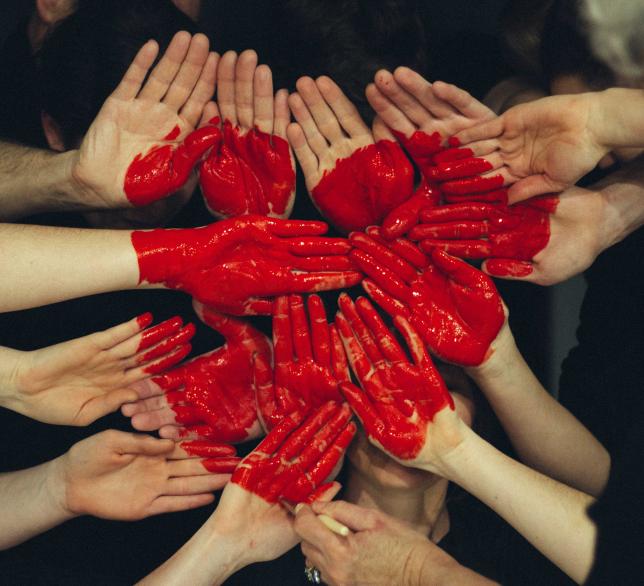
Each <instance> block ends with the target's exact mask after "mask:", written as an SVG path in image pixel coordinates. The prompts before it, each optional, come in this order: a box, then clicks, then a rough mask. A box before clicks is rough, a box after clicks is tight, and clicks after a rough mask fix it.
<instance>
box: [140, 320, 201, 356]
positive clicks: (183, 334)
mask: <svg viewBox="0 0 644 586" xmlns="http://www.w3.org/2000/svg"><path fill="white" fill-rule="evenodd" d="M195 332H196V329H195V326H194V325H193V324H188V325H187V326H185V327H184V328H182V329H180V330H179V331H178V332H177V333H176V334H172V335H168V336H167V337H166V338H165V339H163V340H162V341H161V342H159V343H158V344H157V345H156V346H154V347H153V348H152V349H150V350H148V351H147V352H145V353H144V354H142V355H140V356H137V364H147V363H148V362H151V361H152V360H155V359H157V358H161V357H163V356H165V355H166V354H168V353H169V352H171V351H173V350H174V349H175V348H177V347H178V346H183V345H184V344H186V343H187V342H189V341H190V340H191V339H192V338H193V336H194V335H195Z"/></svg>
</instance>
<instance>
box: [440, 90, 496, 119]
mask: <svg viewBox="0 0 644 586" xmlns="http://www.w3.org/2000/svg"><path fill="white" fill-rule="evenodd" d="M432 90H433V92H434V95H435V96H436V97H437V98H439V99H441V100H443V101H444V102H447V103H448V104H450V105H451V106H452V107H453V108H454V109H456V110H458V111H459V112H460V113H461V114H462V115H463V116H465V117H466V118H469V119H470V120H472V121H478V122H483V121H485V120H492V119H493V118H496V114H495V113H494V112H493V111H492V110H490V109H489V108H488V107H487V106H486V105H485V104H483V103H481V102H479V101H478V100H477V99H476V98H474V97H473V96H471V95H470V94H469V93H468V92H466V91H465V90H463V89H461V88H459V87H457V86H455V85H453V84H451V83H445V82H444V81H435V82H434V83H433V84H432Z"/></svg>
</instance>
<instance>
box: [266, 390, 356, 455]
mask: <svg viewBox="0 0 644 586" xmlns="http://www.w3.org/2000/svg"><path fill="white" fill-rule="evenodd" d="M341 413H342V409H341V408H340V405H338V403H336V402H334V401H328V402H327V403H325V404H324V405H322V406H321V407H319V408H318V409H317V410H316V411H314V412H313V413H312V414H311V415H310V416H309V417H308V418H307V419H306V420H305V421H304V423H302V424H301V425H300V426H299V427H298V428H297V429H296V430H295V431H294V432H293V433H292V434H291V435H290V436H289V437H288V439H286V440H285V441H284V443H283V444H282V446H281V447H280V449H279V451H278V452H277V455H278V456H279V458H280V459H282V460H283V461H285V462H288V461H289V460H292V459H293V458H295V457H298V456H300V455H301V454H302V453H303V451H304V450H305V448H306V446H308V445H309V444H310V443H311V440H312V438H313V437H314V436H316V434H317V433H318V431H319V430H321V429H323V428H324V429H327V428H328V427H330V426H331V425H332V424H333V423H334V422H335V421H336V420H338V419H345V421H344V424H343V425H346V423H347V420H348V419H347V418H346V413H344V414H343V415H344V417H341V416H340V414H341ZM318 456H319V453H318Z"/></svg>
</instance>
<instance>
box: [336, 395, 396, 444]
mask: <svg viewBox="0 0 644 586" xmlns="http://www.w3.org/2000/svg"><path fill="white" fill-rule="evenodd" d="M340 391H342V394H343V395H344V398H345V399H346V400H347V403H349V405H350V406H351V409H352V411H353V412H354V413H355V414H356V416H357V417H358V419H359V420H360V421H361V423H362V426H363V427H364V428H365V431H366V432H367V434H368V435H369V437H372V438H375V439H377V440H378V439H379V438H380V437H381V436H382V434H383V432H384V430H385V429H386V425H385V422H384V421H383V420H382V418H381V416H380V414H379V413H378V411H377V409H376V408H375V406H374V404H373V403H372V401H371V399H370V398H369V396H368V395H367V393H366V392H364V391H362V390H360V389H359V388H358V387H356V386H355V385H354V384H351V383H346V384H343V385H340Z"/></svg>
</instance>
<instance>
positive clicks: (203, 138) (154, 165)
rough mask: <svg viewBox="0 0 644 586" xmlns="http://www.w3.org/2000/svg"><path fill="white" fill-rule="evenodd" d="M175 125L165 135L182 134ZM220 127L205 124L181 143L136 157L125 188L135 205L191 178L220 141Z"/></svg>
mask: <svg viewBox="0 0 644 586" xmlns="http://www.w3.org/2000/svg"><path fill="white" fill-rule="evenodd" d="M177 131H179V127H178V126H176V127H175V128H174V129H173V130H172V131H171V132H170V133H169V134H168V135H167V136H166V137H165V138H164V140H166V141H173V140H174V139H175V138H177V136H179V133H180V131H179V132H177ZM220 137H221V132H220V131H219V129H218V128H215V127H211V126H206V127H203V128H199V129H197V130H195V131H194V132H191V133H190V134H189V135H188V136H187V137H186V138H185V139H184V141H183V142H182V143H181V144H179V145H174V144H166V145H157V146H154V147H152V148H151V149H150V150H149V151H148V152H147V153H146V154H145V155H143V154H142V153H139V154H138V155H136V156H135V157H134V160H133V161H132V163H130V166H129V167H128V169H127V172H126V174H125V182H124V186H123V189H124V191H125V195H126V196H127V198H128V200H129V201H130V203H131V204H132V205H133V206H145V205H148V204H151V203H152V202H155V201H157V200H159V199H162V198H164V197H167V196H168V195H171V194H172V193H174V192H175V191H177V190H178V189H179V188H180V187H181V186H182V185H183V184H184V183H185V182H186V181H187V180H188V178H189V177H190V173H191V172H192V169H193V167H194V166H195V165H196V164H197V162H198V161H199V160H200V159H201V157H202V156H203V155H204V153H205V152H206V151H207V150H208V149H209V148H211V147H212V146H213V145H214V144H215V143H216V142H218V141H219V140H220Z"/></svg>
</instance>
